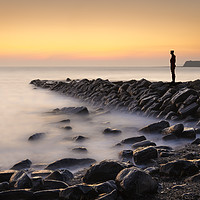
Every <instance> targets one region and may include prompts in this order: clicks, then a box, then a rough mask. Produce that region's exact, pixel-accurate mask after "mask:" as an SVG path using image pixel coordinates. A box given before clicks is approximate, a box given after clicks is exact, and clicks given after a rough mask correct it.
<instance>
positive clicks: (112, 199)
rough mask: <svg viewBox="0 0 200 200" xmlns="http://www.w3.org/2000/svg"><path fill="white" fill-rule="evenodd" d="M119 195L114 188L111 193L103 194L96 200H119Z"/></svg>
mask: <svg viewBox="0 0 200 200" xmlns="http://www.w3.org/2000/svg"><path fill="white" fill-rule="evenodd" d="M117 197H118V194H117V190H113V191H112V192H110V193H109V194H104V195H101V196H100V197H98V198H97V199H96V200H117Z"/></svg>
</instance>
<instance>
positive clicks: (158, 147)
mask: <svg viewBox="0 0 200 200" xmlns="http://www.w3.org/2000/svg"><path fill="white" fill-rule="evenodd" d="M155 148H156V149H157V150H161V151H162V150H167V151H173V148H172V147H170V146H156V147H155Z"/></svg>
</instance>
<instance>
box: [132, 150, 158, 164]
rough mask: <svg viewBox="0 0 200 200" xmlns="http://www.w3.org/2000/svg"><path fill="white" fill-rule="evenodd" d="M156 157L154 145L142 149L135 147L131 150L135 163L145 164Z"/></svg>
mask: <svg viewBox="0 0 200 200" xmlns="http://www.w3.org/2000/svg"><path fill="white" fill-rule="evenodd" d="M157 157H158V152H157V150H156V148H154V147H146V148H144V149H136V150H135V151H134V152H133V158H134V161H135V163H136V164H137V165H140V164H145V163H148V162H150V161H151V159H155V158H157Z"/></svg>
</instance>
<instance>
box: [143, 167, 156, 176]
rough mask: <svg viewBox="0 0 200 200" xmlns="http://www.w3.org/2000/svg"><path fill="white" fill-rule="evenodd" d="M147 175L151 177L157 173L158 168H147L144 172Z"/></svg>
mask: <svg viewBox="0 0 200 200" xmlns="http://www.w3.org/2000/svg"><path fill="white" fill-rule="evenodd" d="M144 171H145V172H146V173H147V174H150V175H151V176H153V175H155V174H158V173H159V168H158V167H148V168H146V169H145V170H144Z"/></svg>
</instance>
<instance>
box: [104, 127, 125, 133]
mask: <svg viewBox="0 0 200 200" xmlns="http://www.w3.org/2000/svg"><path fill="white" fill-rule="evenodd" d="M121 132H122V131H120V130H118V129H111V128H106V129H105V130H104V131H103V134H119V133H121Z"/></svg>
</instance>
